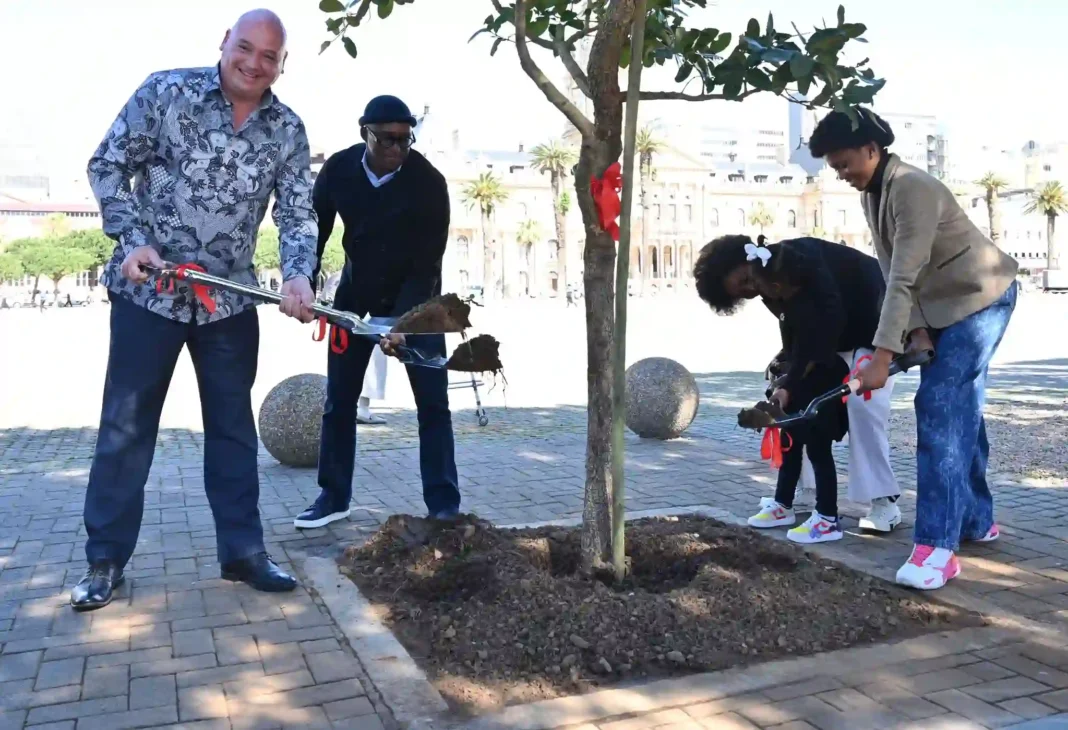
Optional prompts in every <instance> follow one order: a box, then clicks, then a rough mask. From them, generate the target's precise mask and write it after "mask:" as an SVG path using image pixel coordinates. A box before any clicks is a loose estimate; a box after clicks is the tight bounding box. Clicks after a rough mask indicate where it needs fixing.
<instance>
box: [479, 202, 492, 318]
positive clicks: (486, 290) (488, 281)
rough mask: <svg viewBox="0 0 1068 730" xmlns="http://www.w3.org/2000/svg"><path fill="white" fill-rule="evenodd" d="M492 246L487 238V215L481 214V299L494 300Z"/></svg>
mask: <svg viewBox="0 0 1068 730" xmlns="http://www.w3.org/2000/svg"><path fill="white" fill-rule="evenodd" d="M494 288H495V287H494V281H493V245H492V244H491V243H490V237H489V215H488V214H487V213H486V212H485V211H483V212H482V298H483V299H485V300H489V299H493V298H494V296H493V295H494Z"/></svg>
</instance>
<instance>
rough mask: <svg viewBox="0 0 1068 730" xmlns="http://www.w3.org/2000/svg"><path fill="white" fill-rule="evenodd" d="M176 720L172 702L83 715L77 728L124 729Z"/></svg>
mask: <svg viewBox="0 0 1068 730" xmlns="http://www.w3.org/2000/svg"><path fill="white" fill-rule="evenodd" d="M177 720H178V711H177V709H176V708H175V706H174V704H173V703H172V704H170V705H167V706H166V707H152V708H148V709H143V710H131V711H129V712H116V713H113V714H108V715H96V716H95V717H83V718H81V719H80V720H78V730H126V729H127V728H142V727H150V726H153V725H157V726H158V725H163V724H165V723H172V722H176V721H177Z"/></svg>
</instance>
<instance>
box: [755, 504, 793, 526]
mask: <svg viewBox="0 0 1068 730" xmlns="http://www.w3.org/2000/svg"><path fill="white" fill-rule="evenodd" d="M795 522H797V518H796V517H794V511H793V510H792V509H788V508H786V507H783V506H782V505H781V504H779V503H778V502H776V501H775V500H774V499H772V498H771V497H764V498H763V499H761V500H760V511H759V512H757V513H756V514H755V515H753V516H752V517H750V518H749V526H750V527H756V528H759V529H767V528H769V527H785V526H786V525H792V524H794V523H795Z"/></svg>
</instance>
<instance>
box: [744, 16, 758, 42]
mask: <svg viewBox="0 0 1068 730" xmlns="http://www.w3.org/2000/svg"><path fill="white" fill-rule="evenodd" d="M745 34H746V35H747V36H749V37H750V38H759V37H760V23H758V22H757V19H756V18H750V19H749V24H748V25H747V26H746V27H745Z"/></svg>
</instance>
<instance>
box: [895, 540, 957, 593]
mask: <svg viewBox="0 0 1068 730" xmlns="http://www.w3.org/2000/svg"><path fill="white" fill-rule="evenodd" d="M958 575H960V561H958V560H957V556H956V555H954V554H953V551H952V550H946V549H945V548H933V547H931V546H930V545H914V546H913V548H912V555H911V556H909V559H908V562H907V563H905V564H904V565H902V566H901V567H900V568H899V569H898V571H897V582H898V583H900V584H901V585H903V586H909V587H910V588H918V589H919V590H921V591H933V590H936V589H938V588H941V587H942V586H944V585H945V584H946V583H948V582H949V581H951V580H952V579H954V578H956V577H957V576H958Z"/></svg>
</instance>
